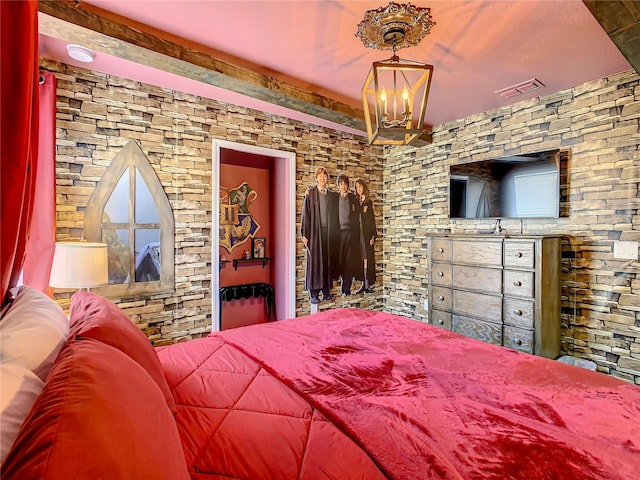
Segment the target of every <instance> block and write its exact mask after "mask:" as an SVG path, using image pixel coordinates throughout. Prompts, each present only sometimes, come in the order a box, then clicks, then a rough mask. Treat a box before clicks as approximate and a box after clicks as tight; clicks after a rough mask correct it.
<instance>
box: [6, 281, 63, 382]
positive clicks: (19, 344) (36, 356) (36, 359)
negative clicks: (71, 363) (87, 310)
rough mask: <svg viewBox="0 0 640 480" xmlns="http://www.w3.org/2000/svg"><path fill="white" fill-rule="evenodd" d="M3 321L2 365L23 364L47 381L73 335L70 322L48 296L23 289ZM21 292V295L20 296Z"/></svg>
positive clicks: (24, 287)
mask: <svg viewBox="0 0 640 480" xmlns="http://www.w3.org/2000/svg"><path fill="white" fill-rule="evenodd" d="M12 293H14V295H15V299H14V300H13V303H12V304H11V306H10V307H9V309H8V310H7V312H6V313H5V314H4V316H3V318H2V320H0V363H3V364H5V363H6V364H12V365H20V366H22V367H25V368H27V369H29V370H31V371H32V372H33V373H35V374H36V375H37V376H38V377H40V379H42V380H43V381H44V380H46V379H47V376H48V375H49V372H50V371H51V368H52V367H53V363H54V361H55V359H56V357H57V356H58V353H59V352H60V349H61V348H62V346H63V345H64V342H65V341H66V340H67V336H68V335H69V319H68V318H67V316H66V315H65V314H64V311H63V310H62V308H60V305H58V304H57V303H56V302H54V301H53V300H52V299H50V298H49V297H47V296H46V295H45V294H44V293H42V292H40V291H39V290H36V289H34V288H31V287H27V286H22V287H17V288H16V289H13V290H12ZM16 293H17V295H16Z"/></svg>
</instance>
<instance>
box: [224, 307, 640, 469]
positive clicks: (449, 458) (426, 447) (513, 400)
mask: <svg viewBox="0 0 640 480" xmlns="http://www.w3.org/2000/svg"><path fill="white" fill-rule="evenodd" d="M219 336H220V337H221V338H223V339H224V340H225V341H226V342H227V343H230V344H232V345H233V346H235V347H237V348H239V349H240V350H242V351H243V352H244V353H245V354H247V355H249V356H251V357H252V358H254V359H256V360H257V361H258V362H259V363H260V364H262V365H263V366H264V367H265V369H266V370H267V371H269V372H270V373H272V374H273V375H274V376H275V377H276V378H278V379H280V380H282V381H283V382H284V383H285V384H286V385H288V386H289V387H291V388H292V389H293V390H295V391H297V392H298V393H299V394H300V395H301V396H302V397H303V398H306V399H308V400H309V402H310V403H311V404H312V405H314V406H316V407H317V408H318V410H320V411H321V412H322V413H323V414H324V415H325V416H326V417H327V418H329V419H331V420H333V421H334V422H335V423H336V424H337V425H338V426H339V427H340V428H341V429H342V430H344V431H345V432H348V433H349V434H350V436H352V437H353V438H354V439H355V440H356V442H357V443H358V444H360V445H361V446H362V448H363V449H364V450H365V451H366V452H368V453H369V455H370V456H371V458H373V459H374V460H375V461H376V462H377V463H378V465H379V466H380V467H381V468H382V470H383V471H384V472H385V473H386V474H387V475H388V476H389V477H391V478H397V479H408V480H415V479H419V478H452V479H453V478H457V479H517V478H520V479H527V480H535V479H568V480H569V479H570V480H574V479H578V478H580V479H608V480H613V479H629V480H631V479H633V480H637V479H638V478H640V477H639V476H640V388H638V387H637V386H633V385H630V384H627V383H625V382H622V381H619V380H616V379H614V378H612V377H610V376H606V375H603V374H600V373H597V372H591V371H588V370H584V369H580V368H577V367H572V366H570V365H565V364H562V363H560V362H555V361H552V360H548V359H545V358H541V357H534V356H531V355H527V354H522V353H519V352H515V351H512V350H507V349H504V348H501V347H496V346H494V345H490V344H487V343H483V342H479V341H475V340H472V339H467V338H463V337H460V336H458V335H456V334H453V333H451V332H449V331H446V330H444V329H439V328H437V327H431V326H428V325H423V324H421V323H419V322H416V321H412V320H407V319H404V318H401V317H397V316H393V315H389V314H385V313H376V312H371V311H364V310H343V309H339V310H331V311H328V312H326V313H322V314H317V315H314V316H309V317H304V318H300V319H296V320H288V321H284V322H277V323H271V324H263V325H259V326H256V327H252V328H246V329H235V330H228V331H225V332H222V333H220V334H219Z"/></svg>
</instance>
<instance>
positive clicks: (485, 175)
mask: <svg viewBox="0 0 640 480" xmlns="http://www.w3.org/2000/svg"><path fill="white" fill-rule="evenodd" d="M567 159H568V152H567V151H561V150H550V151H544V152H538V153H531V154H523V155H513V156H508V157H501V158H495V159H490V160H482V161H477V162H470V163H463V164H459V165H452V166H451V171H450V184H449V215H450V217H451V218H557V217H563V216H567V214H568V202H567V197H566V195H567V192H568V185H567Z"/></svg>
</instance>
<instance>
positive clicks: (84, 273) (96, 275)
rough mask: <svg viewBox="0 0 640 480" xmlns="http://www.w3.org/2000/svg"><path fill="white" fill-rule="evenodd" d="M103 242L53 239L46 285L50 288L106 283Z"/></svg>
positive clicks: (107, 272)
mask: <svg viewBox="0 0 640 480" xmlns="http://www.w3.org/2000/svg"><path fill="white" fill-rule="evenodd" d="M107 258H108V256H107V245H106V244H105V243H96V242H83V241H73V242H56V246H55V251H54V253H53V264H52V265H51V276H50V277H49V285H51V286H52V287H54V288H86V289H87V290H89V288H91V287H98V286H100V285H106V284H107V283H109V268H108V260H107Z"/></svg>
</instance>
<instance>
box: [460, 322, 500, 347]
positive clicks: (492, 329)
mask: <svg viewBox="0 0 640 480" xmlns="http://www.w3.org/2000/svg"><path fill="white" fill-rule="evenodd" d="M452 330H453V331H454V332H456V333H460V334H462V335H466V336H467V337H472V338H477V339H478V340H484V341H485V342H489V343H493V344H494V345H502V327H501V325H499V324H497V323H492V322H486V321H483V320H478V319H476V318H469V317H465V316H462V315H453V318H452Z"/></svg>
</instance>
